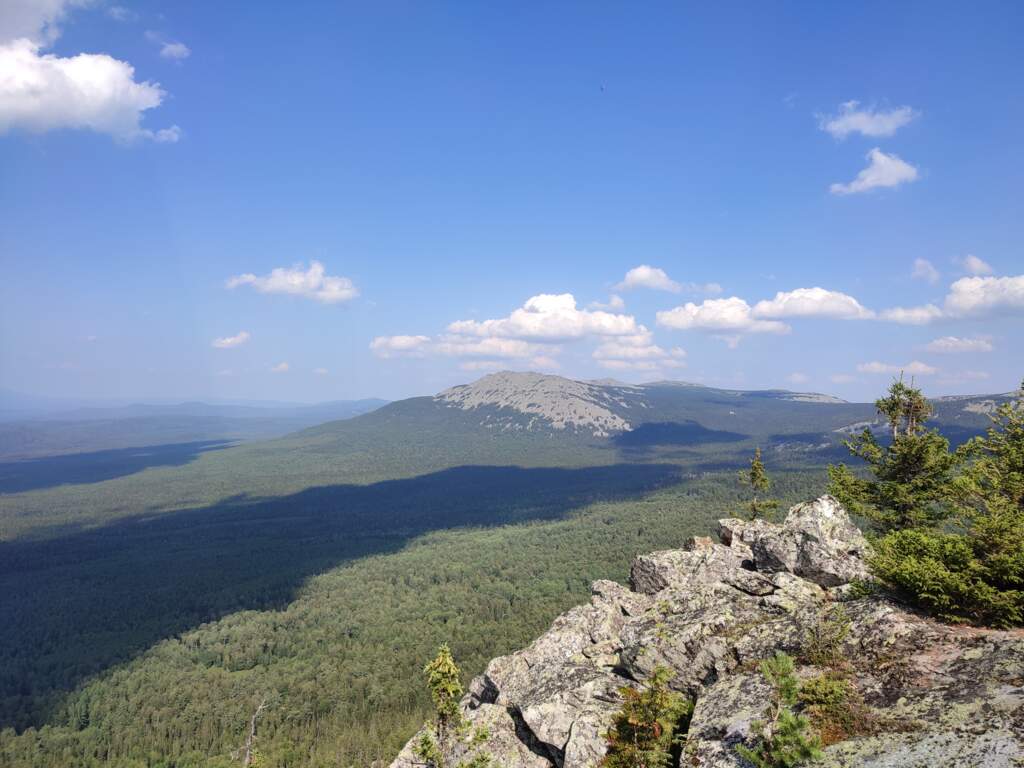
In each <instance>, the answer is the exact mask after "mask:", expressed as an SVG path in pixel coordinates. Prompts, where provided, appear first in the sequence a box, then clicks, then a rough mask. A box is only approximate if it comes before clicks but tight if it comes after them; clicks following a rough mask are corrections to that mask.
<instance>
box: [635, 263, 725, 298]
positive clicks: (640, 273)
mask: <svg viewBox="0 0 1024 768" xmlns="http://www.w3.org/2000/svg"><path fill="white" fill-rule="evenodd" d="M633 288H651V289H653V290H656V291H669V292H671V293H706V294H708V295H711V296H717V295H718V294H720V293H721V292H722V286H720V285H719V284H718V283H678V282H676V281H675V280H673V279H672V278H670V277H669V276H668V274H666V272H665V270H663V269H659V268H658V267H651V266H648V265H647V264H641V265H640V266H639V267H633V269H631V270H629V272H627V273H626V276H625V277H624V278H622V282H620V283H618V284H617V285H616V286H615V289H616V290H618V291H628V290H632V289H633Z"/></svg>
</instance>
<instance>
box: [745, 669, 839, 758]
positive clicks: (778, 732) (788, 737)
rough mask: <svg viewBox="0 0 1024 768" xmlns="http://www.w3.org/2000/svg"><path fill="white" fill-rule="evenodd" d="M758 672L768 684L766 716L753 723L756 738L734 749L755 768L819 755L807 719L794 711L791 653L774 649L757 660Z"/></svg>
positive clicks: (818, 743)
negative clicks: (770, 656)
mask: <svg viewBox="0 0 1024 768" xmlns="http://www.w3.org/2000/svg"><path fill="white" fill-rule="evenodd" d="M761 674H763V675H764V676H765V678H766V679H767V680H768V683H769V684H770V685H771V687H772V696H771V703H770V704H769V705H768V718H767V720H762V721H758V722H756V723H754V730H755V731H757V732H759V741H758V743H757V745H756V746H755V747H754V748H753V749H751V748H749V747H745V746H743V745H742V744H741V745H739V746H737V747H736V751H737V752H738V753H739V754H740V756H741V757H743V758H744V759H745V760H748V761H749V762H751V763H753V764H754V765H755V766H756V767H757V768H796V767H797V766H801V765H805V764H806V763H808V762H810V761H812V760H817V759H818V758H819V757H821V754H822V752H821V739H820V738H819V737H818V735H817V733H815V732H814V729H813V728H812V727H811V722H810V720H808V719H807V718H806V717H804V716H803V715H800V714H797V713H796V712H795V711H794V710H793V707H794V705H795V704H796V703H797V698H798V694H799V692H800V683H799V682H798V680H797V678H796V674H795V673H794V664H793V659H792V657H791V656H789V655H787V654H785V653H781V652H778V653H776V654H775V656H774V657H772V658H770V659H765V660H764V661H763V662H761Z"/></svg>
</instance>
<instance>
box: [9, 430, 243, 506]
mask: <svg viewBox="0 0 1024 768" xmlns="http://www.w3.org/2000/svg"><path fill="white" fill-rule="evenodd" d="M235 443H236V441H234V440H197V441H195V442H191V443H167V444H165V445H147V446H141V447H136V448H117V449H111V450H106V451H92V452H90V453H69V454H62V455H59V456H44V457H42V458H37V459H22V460H19V461H5V462H0V493H20V492H21V491H34V490H38V489H40V488H52V487H54V486H56V485H65V484H68V483H100V482H103V481H104V480H113V479H114V478H116V477H123V476H124V475H133V474H135V473H136V472H141V471H142V470H144V469H147V468H149V467H180V466H182V465H184V464H188V463H189V462H190V461H192V460H193V459H195V458H196V457H197V456H198V455H199V454H201V453H205V452H206V451H216V450H220V449H221V448H228V447H230V446H232V445H235Z"/></svg>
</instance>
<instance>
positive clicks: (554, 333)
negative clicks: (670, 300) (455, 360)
mask: <svg viewBox="0 0 1024 768" xmlns="http://www.w3.org/2000/svg"><path fill="white" fill-rule="evenodd" d="M638 328H639V326H638V325H637V322H636V320H635V319H634V318H633V317H632V316H631V315H621V314H616V313H612V312H605V311H603V310H588V309H578V308H577V307H576V299H575V298H574V297H573V295H572V294H571V293H563V294H560V295H552V294H546V293H542V294H540V295H538V296H534V297H532V298H530V299H528V300H527V301H526V303H525V304H524V305H523V306H522V307H520V308H519V309H516V310H514V311H513V312H512V313H511V314H510V315H509V316H508V317H503V318H498V319H494V320H483V321H479V320H458V321H456V322H454V323H451V324H450V325H449V326H448V331H449V332H451V333H454V334H457V335H460V336H496V337H499V338H511V339H515V338H518V339H535V340H550V341H557V340H559V339H579V338H583V337H585V336H627V335H631V334H635V333H637V332H638Z"/></svg>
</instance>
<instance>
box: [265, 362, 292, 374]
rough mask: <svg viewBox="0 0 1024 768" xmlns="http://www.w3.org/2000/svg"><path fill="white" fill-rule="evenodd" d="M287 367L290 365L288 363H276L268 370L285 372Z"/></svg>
mask: <svg viewBox="0 0 1024 768" xmlns="http://www.w3.org/2000/svg"><path fill="white" fill-rule="evenodd" d="M289 368H291V366H290V365H288V363H278V364H277V365H275V366H274V367H273V368H271V369H270V372H271V373H287V372H288V369H289Z"/></svg>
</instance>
